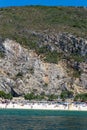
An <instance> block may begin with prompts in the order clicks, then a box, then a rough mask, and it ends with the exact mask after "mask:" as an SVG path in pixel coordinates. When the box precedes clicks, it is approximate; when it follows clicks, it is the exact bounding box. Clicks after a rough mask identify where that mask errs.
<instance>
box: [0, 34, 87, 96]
mask: <svg viewBox="0 0 87 130" xmlns="http://www.w3.org/2000/svg"><path fill="white" fill-rule="evenodd" d="M32 35H34V36H36V37H38V39H39V40H38V41H37V46H38V47H39V48H41V47H42V46H47V47H48V51H51V52H52V51H57V52H60V53H63V57H62V58H61V59H60V60H59V61H58V63H48V62H46V61H44V58H43V57H44V56H42V55H43V54H41V55H40V54H38V53H37V52H36V51H35V50H30V49H27V48H24V47H23V46H21V45H20V44H19V43H17V42H16V41H13V40H9V39H5V40H3V39H2V38H0V90H3V91H5V92H6V93H9V92H10V93H11V94H12V95H13V96H21V95H24V94H26V93H30V92H34V93H35V94H42V93H45V94H47V95H49V94H56V95H60V94H61V92H62V91H63V90H69V91H72V92H73V93H74V95H75V94H77V93H84V92H87V40H86V39H82V38H78V37H75V36H73V35H70V34H65V33H62V34H60V33H59V34H52V33H51V34H49V35H48V34H47V33H36V32H32ZM73 54H74V58H73V56H71V55H73ZM75 56H78V57H76V59H75ZM79 58H80V60H78V59H79ZM76 75H78V76H76Z"/></svg>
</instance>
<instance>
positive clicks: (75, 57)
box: [70, 54, 85, 62]
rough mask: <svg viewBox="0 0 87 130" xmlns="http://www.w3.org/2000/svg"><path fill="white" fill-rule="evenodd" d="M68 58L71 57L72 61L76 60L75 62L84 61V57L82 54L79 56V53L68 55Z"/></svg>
mask: <svg viewBox="0 0 87 130" xmlns="http://www.w3.org/2000/svg"><path fill="white" fill-rule="evenodd" d="M70 59H73V60H74V61H77V62H83V61H85V57H83V56H80V55H77V54H76V55H75V54H74V55H73V54H72V55H70Z"/></svg>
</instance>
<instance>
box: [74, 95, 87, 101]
mask: <svg viewBox="0 0 87 130" xmlns="http://www.w3.org/2000/svg"><path fill="white" fill-rule="evenodd" d="M74 100H75V101H87V93H84V94H77V95H76V96H75V97H74Z"/></svg>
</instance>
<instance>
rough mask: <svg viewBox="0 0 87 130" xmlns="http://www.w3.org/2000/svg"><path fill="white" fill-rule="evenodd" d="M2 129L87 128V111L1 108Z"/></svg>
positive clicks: (0, 121) (83, 129)
mask: <svg viewBox="0 0 87 130" xmlns="http://www.w3.org/2000/svg"><path fill="white" fill-rule="evenodd" d="M0 130H87V112H81V111H51V110H7V109H1V110H0Z"/></svg>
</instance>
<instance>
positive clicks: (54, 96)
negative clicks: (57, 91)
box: [48, 94, 58, 101]
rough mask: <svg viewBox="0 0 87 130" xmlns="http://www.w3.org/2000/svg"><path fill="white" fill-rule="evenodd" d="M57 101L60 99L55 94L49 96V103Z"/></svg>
mask: <svg viewBox="0 0 87 130" xmlns="http://www.w3.org/2000/svg"><path fill="white" fill-rule="evenodd" d="M56 99H58V96H57V95H54V94H51V95H48V101H53V100H56Z"/></svg>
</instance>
